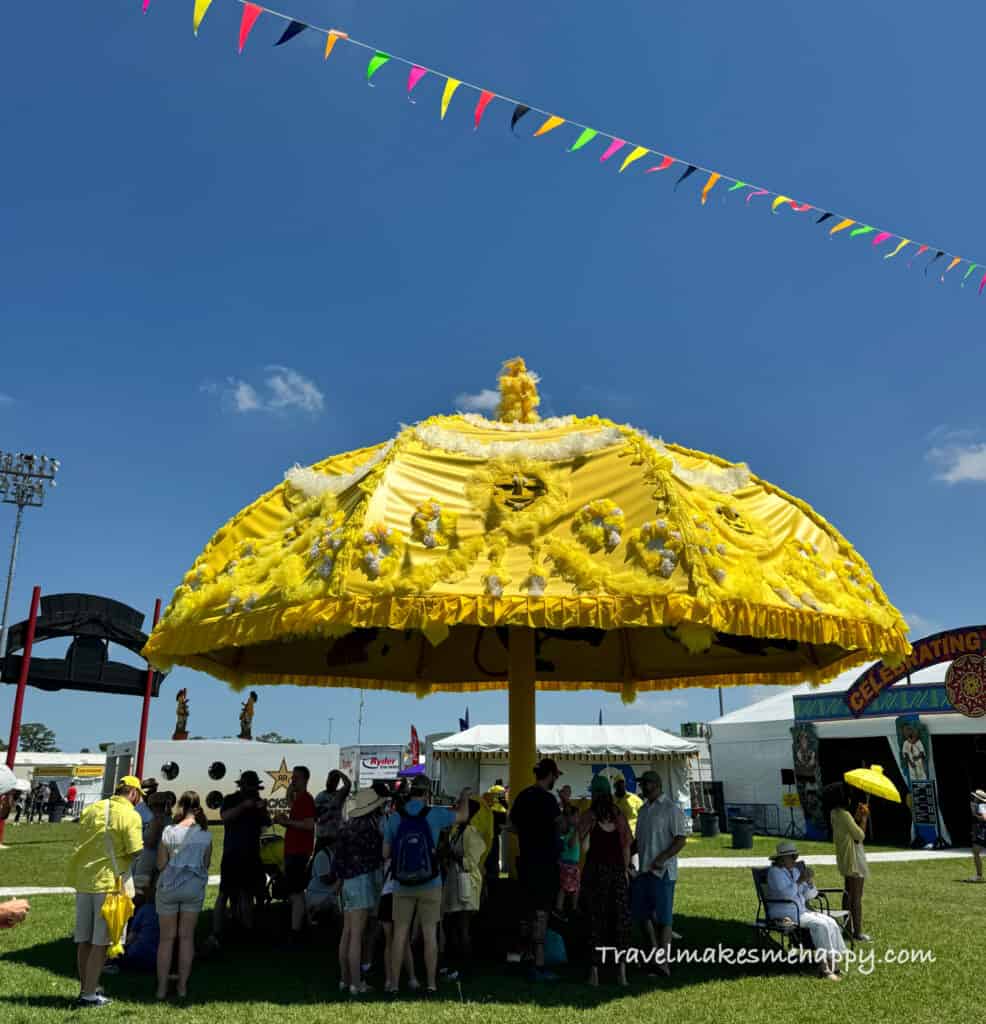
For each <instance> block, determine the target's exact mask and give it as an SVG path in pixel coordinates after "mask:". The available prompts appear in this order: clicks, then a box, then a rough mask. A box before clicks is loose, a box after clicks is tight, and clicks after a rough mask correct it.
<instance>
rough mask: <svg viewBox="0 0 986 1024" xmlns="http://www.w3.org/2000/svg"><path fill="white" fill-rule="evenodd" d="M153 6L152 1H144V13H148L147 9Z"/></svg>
mask: <svg viewBox="0 0 986 1024" xmlns="http://www.w3.org/2000/svg"><path fill="white" fill-rule="evenodd" d="M150 6H151V0H144V13H145V14H146V13H147V8H148V7H150Z"/></svg>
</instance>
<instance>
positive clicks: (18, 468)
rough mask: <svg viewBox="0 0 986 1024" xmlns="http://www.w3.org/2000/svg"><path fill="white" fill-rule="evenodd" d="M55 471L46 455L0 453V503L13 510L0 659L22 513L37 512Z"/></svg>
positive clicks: (56, 464) (53, 461)
mask: <svg viewBox="0 0 986 1024" xmlns="http://www.w3.org/2000/svg"><path fill="white" fill-rule="evenodd" d="M58 467H59V462H58V459H52V458H49V457H48V456H47V455H31V454H27V453H25V452H4V451H0V501H3V502H4V504H7V505H16V506H17V517H16V519H15V520H14V540H13V544H12V545H11V548H10V564H9V566H8V568H7V587H6V589H5V590H4V595H3V616H2V618H0V658H2V657H3V656H4V655H5V654H6V653H7V610H8V608H9V606H10V593H11V590H12V589H13V586H14V569H15V567H16V565H17V548H18V545H19V544H20V537H21V524H22V523H23V520H24V509H25V508H41V506H42V505H43V504H44V500H45V494H46V490H45V489H46V488H47V487H49V486H50V487H54V486H56V484H55V474H56V473H57V472H58Z"/></svg>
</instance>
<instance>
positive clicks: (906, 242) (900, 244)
mask: <svg viewBox="0 0 986 1024" xmlns="http://www.w3.org/2000/svg"><path fill="white" fill-rule="evenodd" d="M910 244H911V240H910V239H909V238H902V239H901V240H900V242H898V244H897V248H896V249H894V251H893V252H889V253H887V255H886V256H884V257H883V258H884V259H885V260H892V259H893V258H894V257H895V256H896V255H897V253H899V252H900V250H901V249H903V248H904V246H905V245H910Z"/></svg>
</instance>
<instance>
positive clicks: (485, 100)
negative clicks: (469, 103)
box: [473, 89, 496, 131]
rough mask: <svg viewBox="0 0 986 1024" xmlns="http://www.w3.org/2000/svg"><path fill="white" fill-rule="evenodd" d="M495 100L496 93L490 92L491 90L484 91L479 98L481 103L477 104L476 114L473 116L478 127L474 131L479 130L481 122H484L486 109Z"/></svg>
mask: <svg viewBox="0 0 986 1024" xmlns="http://www.w3.org/2000/svg"><path fill="white" fill-rule="evenodd" d="M495 98H496V93H495V92H490V91H489V89H484V90H483V92H482V94H481V95H480V97H479V102H478V103H477V104H476V112H475V114H474V115H473V118H474V120H475V122H476V127H475V128H474V129H473V131H478V130H479V122H480V121H482V120H483V114H484V113H485V112H486V108H487V107H488V106H489V105H490V104H491V103H492V102H493V100H494V99H495Z"/></svg>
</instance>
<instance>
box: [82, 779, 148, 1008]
mask: <svg viewBox="0 0 986 1024" xmlns="http://www.w3.org/2000/svg"><path fill="white" fill-rule="evenodd" d="M142 795H143V794H142V793H141V789H140V779H138V778H136V777H135V776H133V775H125V776H124V777H123V778H122V779H121V780H120V782H119V784H118V785H117V787H116V791H115V793H114V794H113V796H111V797H110V798H109V799H108V800H100V801H98V802H97V803H94V804H92V805H91V806H89V807H87V808H86V809H85V810H84V811H83V812H82V816H81V817H80V818H79V841H78V843H77V844H76V847H75V850H74V851H73V853H72V857H71V859H70V860H69V865H68V884H69V885H71V886H72V888H74V889H75V893H76V895H75V942H76V945H77V947H78V967H79V982H80V984H81V986H82V988H81V991H80V993H79V1000H78V1005H79V1006H86V1007H98V1006H106V1005H107V1004H108V1003H109V1002H110V1000H109V999H107V998H106V996H104V995H103V993H102V992H101V991H99V976H100V974H102V971H103V966H104V964H105V963H106V950H107V947H108V946H109V933H108V931H107V928H106V922H105V921H104V920H103V914H102V910H103V902H104V901H105V899H106V897H107V895H108V894H109V893H111V892H113V891H114V890H115V889H116V884H117V878H119V877H122V876H123V875H125V874H126V873H127V871H128V870H129V869H130V865H131V864H132V863H133V861H134V859H135V858H136V857H137V855H138V854H139V853H140V851H141V850H142V849H143V848H144V836H143V822H142V821H141V819H140V815H139V814H138V813H137V811H136V810H135V808H136V805H137V804H138V803H139V802H140V799H141V797H142Z"/></svg>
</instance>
